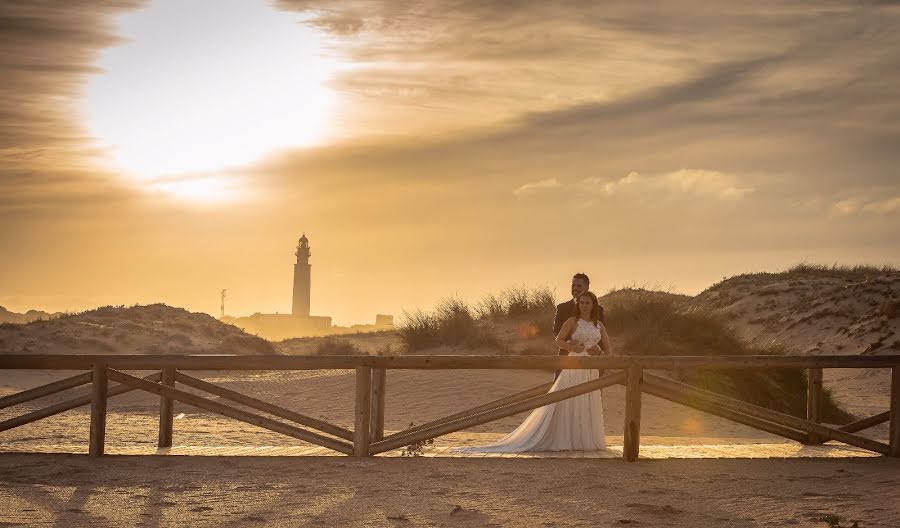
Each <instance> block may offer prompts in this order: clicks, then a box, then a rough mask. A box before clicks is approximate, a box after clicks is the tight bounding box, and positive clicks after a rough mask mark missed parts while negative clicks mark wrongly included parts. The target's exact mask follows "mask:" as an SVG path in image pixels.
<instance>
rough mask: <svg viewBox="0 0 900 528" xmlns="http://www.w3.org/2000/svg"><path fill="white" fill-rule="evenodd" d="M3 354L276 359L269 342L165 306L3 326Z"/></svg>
mask: <svg viewBox="0 0 900 528" xmlns="http://www.w3.org/2000/svg"><path fill="white" fill-rule="evenodd" d="M0 353H3V354H188V353H190V354H213V353H219V354H275V353H277V351H276V349H275V348H274V347H273V346H272V345H271V344H270V343H269V342H268V341H265V340H264V339H260V338H258V337H256V336H251V335H248V334H245V333H244V332H242V331H241V330H240V329H238V328H236V327H234V326H230V325H226V324H223V323H221V322H219V321H217V320H216V319H215V318H213V317H211V316H209V315H207V314H203V313H192V312H188V311H187V310H184V309H182V308H173V307H170V306H166V305H164V304H152V305H147V306H132V307H127V308H126V307H122V306H117V307H113V306H106V307H102V308H97V309H95V310H90V311H87V312H84V313H80V314H75V315H64V316H61V317H57V318H55V319H50V320H38V321H33V322H30V323H27V324H0Z"/></svg>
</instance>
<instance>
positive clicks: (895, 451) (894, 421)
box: [889, 367, 900, 457]
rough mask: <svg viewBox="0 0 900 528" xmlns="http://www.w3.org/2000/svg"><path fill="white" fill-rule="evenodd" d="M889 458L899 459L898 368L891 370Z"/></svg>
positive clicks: (899, 392)
mask: <svg viewBox="0 0 900 528" xmlns="http://www.w3.org/2000/svg"><path fill="white" fill-rule="evenodd" d="M890 413H891V425H890V427H891V432H890V446H891V449H890V453H889V454H890V456H892V457H900V367H894V368H893V369H891V410H890Z"/></svg>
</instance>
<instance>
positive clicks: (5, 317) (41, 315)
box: [0, 306, 65, 324]
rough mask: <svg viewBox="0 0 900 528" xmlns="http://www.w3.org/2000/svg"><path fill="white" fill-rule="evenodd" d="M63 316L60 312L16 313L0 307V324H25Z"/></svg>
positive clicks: (30, 311) (33, 311) (29, 311)
mask: <svg viewBox="0 0 900 528" xmlns="http://www.w3.org/2000/svg"><path fill="white" fill-rule="evenodd" d="M63 315H65V314H64V313H62V312H56V313H48V312H43V311H41V310H28V311H27V312H25V313H16V312H11V311H9V310H7V309H6V308H4V307H3V306H0V324H3V323H12V324H25V323H30V322H32V321H39V320H41V319H53V318H56V317H61V316H63Z"/></svg>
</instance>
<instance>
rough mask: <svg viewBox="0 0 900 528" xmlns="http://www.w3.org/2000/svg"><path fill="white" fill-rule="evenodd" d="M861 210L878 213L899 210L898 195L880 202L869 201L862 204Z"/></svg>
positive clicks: (883, 213) (899, 200)
mask: <svg viewBox="0 0 900 528" xmlns="http://www.w3.org/2000/svg"><path fill="white" fill-rule="evenodd" d="M862 210H863V211H865V212H867V213H874V214H879V215H885V214H891V213H896V212H900V196H895V197H893V198H890V199H888V200H883V201H880V202H870V203H867V204H866V205H864V206H863V208H862Z"/></svg>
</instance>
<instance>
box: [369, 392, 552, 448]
mask: <svg viewBox="0 0 900 528" xmlns="http://www.w3.org/2000/svg"><path fill="white" fill-rule="evenodd" d="M552 386H553V382H552V381H550V382H547V383H544V384H541V385H537V386H535V387H531V388H530V389H525V390H523V391H521V392H517V393H515V394H510V395H509V396H504V397H503V398H498V399H496V400H493V401H490V402H488V403H485V404H482V405H478V406H475V407H471V408H469V409H466V410H464V411H460V412H458V413H455V414H451V415H450V416H444V417H442V418H438V419H437V420H432V421H430V422H427V423H424V424H422V425H416V426H414V427H410V428H408V429H404V430H403V431H400V432H398V433H394V434H392V435H389V436H387V437H385V438H391V437H393V436H400V435H405V434H410V433H414V432H416V431H421V430H422V429H428V428H430V427H434V426H436V425H440V424H442V423H447V422H452V421H454V420H458V419H460V418H465V417H466V416H472V415H473V414H478V413H480V412H484V411H489V410H491V409H497V408H499V407H503V406H505V405H509V404H510V403H516V402H520V401H525V400H527V399H529V398H534V397H535V396H540V395H542V394H547V391H548V390H550V387H552Z"/></svg>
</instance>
